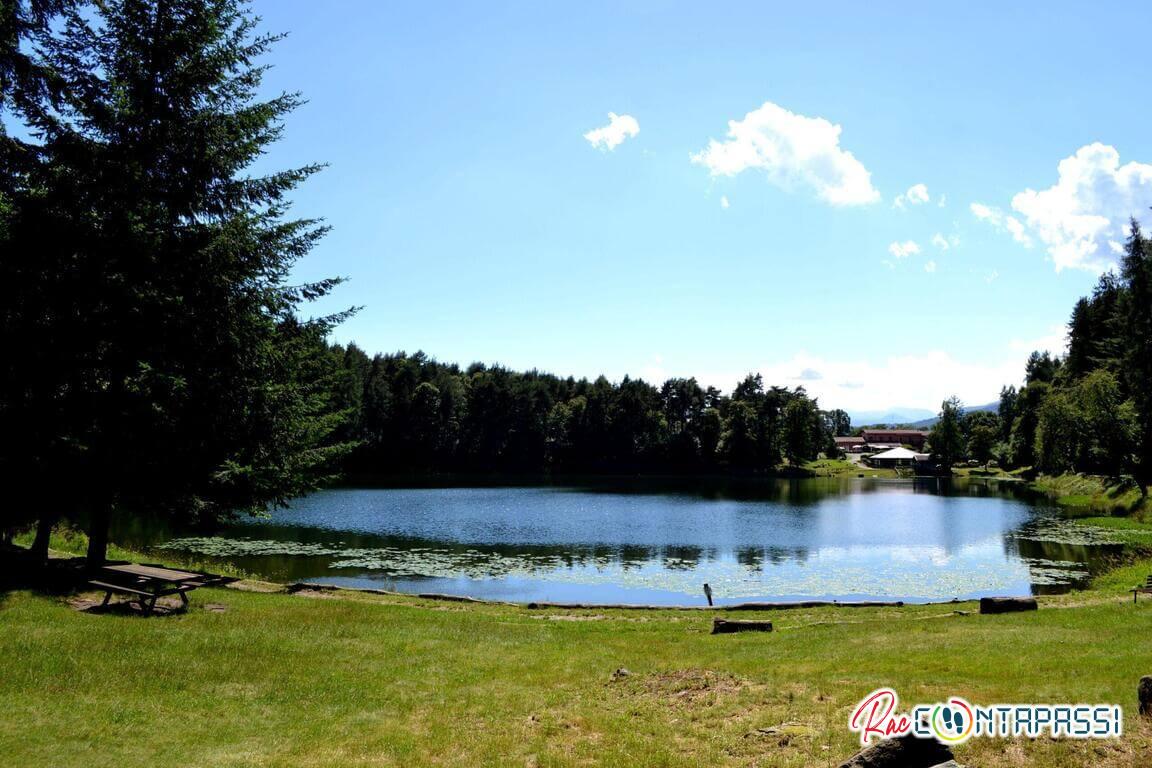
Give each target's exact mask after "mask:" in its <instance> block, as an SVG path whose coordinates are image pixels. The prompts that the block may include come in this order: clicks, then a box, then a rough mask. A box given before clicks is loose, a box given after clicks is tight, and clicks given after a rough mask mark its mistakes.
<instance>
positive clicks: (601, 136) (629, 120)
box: [584, 112, 640, 152]
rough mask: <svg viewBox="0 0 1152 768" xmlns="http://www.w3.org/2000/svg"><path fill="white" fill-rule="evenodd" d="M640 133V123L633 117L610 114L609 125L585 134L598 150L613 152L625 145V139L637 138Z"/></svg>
mask: <svg viewBox="0 0 1152 768" xmlns="http://www.w3.org/2000/svg"><path fill="white" fill-rule="evenodd" d="M638 133H640V123H638V122H636V118H634V117H632V115H618V114H616V113H615V112H609V113H608V125H604V126H601V127H599V128H593V129H592V130H591V131H588V133H586V134H584V138H585V139H587V140H588V143H589V144H591V145H592V146H594V147H596V149H599V150H607V151H609V152H611V151H612V150H614V149H616V147H618V146H620V145H621V144H623V143H624V140H625V139H628V138H631V137H633V136H636V135H637V134H638Z"/></svg>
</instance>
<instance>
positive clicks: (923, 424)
mask: <svg viewBox="0 0 1152 768" xmlns="http://www.w3.org/2000/svg"><path fill="white" fill-rule="evenodd" d="M999 410H1000V403H998V402H996V403H985V404H984V405H966V406H964V412H965V413H975V412H976V411H991V412H992V413H996V412H998V411H999ZM939 420H940V417H939V416H933V417H932V418H930V419H921V420H920V421H914V422H912V426H913V427H915V428H916V429H932V427H934V426H936V422H937V421H939Z"/></svg>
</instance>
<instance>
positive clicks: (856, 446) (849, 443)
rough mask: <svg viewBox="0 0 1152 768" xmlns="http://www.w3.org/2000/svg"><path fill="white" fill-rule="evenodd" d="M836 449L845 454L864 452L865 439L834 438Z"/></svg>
mask: <svg viewBox="0 0 1152 768" xmlns="http://www.w3.org/2000/svg"><path fill="white" fill-rule="evenodd" d="M832 439H833V440H834V441H836V447H837V448H839V449H840V450H842V451H844V452H845V453H861V452H862V451H863V450H864V438H862V437H834V438H832Z"/></svg>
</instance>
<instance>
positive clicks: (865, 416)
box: [848, 408, 936, 427]
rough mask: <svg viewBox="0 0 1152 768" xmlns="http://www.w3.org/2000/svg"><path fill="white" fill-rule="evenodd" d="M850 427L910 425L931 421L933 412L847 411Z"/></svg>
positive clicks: (896, 409)
mask: <svg viewBox="0 0 1152 768" xmlns="http://www.w3.org/2000/svg"><path fill="white" fill-rule="evenodd" d="M848 416H849V418H851V419H852V426H854V427H863V426H868V425H871V424H911V423H912V422H914V421H921V420H923V419H932V418H935V417H936V412H935V411H930V410H928V409H927V408H890V409H888V410H886V411H848Z"/></svg>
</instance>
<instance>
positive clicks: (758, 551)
mask: <svg viewBox="0 0 1152 768" xmlns="http://www.w3.org/2000/svg"><path fill="white" fill-rule="evenodd" d="M808 557H809V552H808V549H807V548H806V547H740V548H739V549H737V550H736V562H738V563H740V565H742V566H744V567H745V568H747V569H748V570H750V571H753V572H755V573H762V572H763V571H764V566H765V564H768V565H784V564H785V563H789V562H796V563H805V562H807V561H808Z"/></svg>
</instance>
